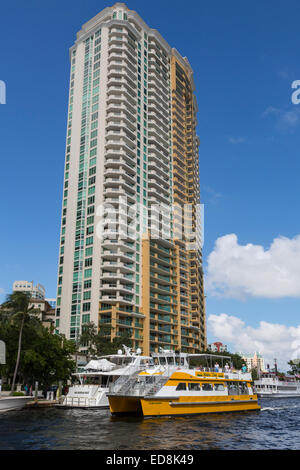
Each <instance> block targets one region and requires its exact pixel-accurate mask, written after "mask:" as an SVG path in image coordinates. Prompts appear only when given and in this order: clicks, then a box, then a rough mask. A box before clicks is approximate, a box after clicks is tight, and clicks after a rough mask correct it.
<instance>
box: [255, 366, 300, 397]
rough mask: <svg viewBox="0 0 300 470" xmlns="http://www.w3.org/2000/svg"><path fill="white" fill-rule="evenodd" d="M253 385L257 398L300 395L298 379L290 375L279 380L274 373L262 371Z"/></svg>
mask: <svg viewBox="0 0 300 470" xmlns="http://www.w3.org/2000/svg"><path fill="white" fill-rule="evenodd" d="M254 387H255V391H256V393H257V396H258V397H259V398H296V397H300V381H299V380H297V379H296V378H295V377H292V376H291V377H284V380H281V379H280V378H279V377H278V376H277V375H276V374H275V373H271V372H268V373H263V374H261V376H260V378H259V380H255V381H254Z"/></svg>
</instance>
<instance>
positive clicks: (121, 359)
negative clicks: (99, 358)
mask: <svg viewBox="0 0 300 470" xmlns="http://www.w3.org/2000/svg"><path fill="white" fill-rule="evenodd" d="M135 359H136V358H135V357H132V356H111V357H109V358H108V360H109V362H113V363H114V364H115V365H116V366H118V367H124V366H128V365H129V364H132V363H133V362H134V361H135Z"/></svg>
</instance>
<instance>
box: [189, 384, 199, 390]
mask: <svg viewBox="0 0 300 470" xmlns="http://www.w3.org/2000/svg"><path fill="white" fill-rule="evenodd" d="M189 390H190V391H191V392H198V391H200V390H201V386H200V384H197V383H189Z"/></svg>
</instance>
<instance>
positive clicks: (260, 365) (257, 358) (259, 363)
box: [240, 351, 265, 372]
mask: <svg viewBox="0 0 300 470" xmlns="http://www.w3.org/2000/svg"><path fill="white" fill-rule="evenodd" d="M240 355H241V356H242V358H243V360H244V361H245V364H246V366H247V370H248V371H250V370H251V369H258V370H261V371H263V372H264V371H265V362H264V358H263V357H262V355H261V354H259V353H258V352H257V351H256V352H255V353H254V355H253V356H250V355H245V354H242V353H240Z"/></svg>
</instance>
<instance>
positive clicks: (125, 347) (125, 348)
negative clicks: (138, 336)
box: [123, 344, 131, 356]
mask: <svg viewBox="0 0 300 470" xmlns="http://www.w3.org/2000/svg"><path fill="white" fill-rule="evenodd" d="M123 348H124V351H125V354H126V356H130V355H131V348H129V347H128V346H125V344H123Z"/></svg>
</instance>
